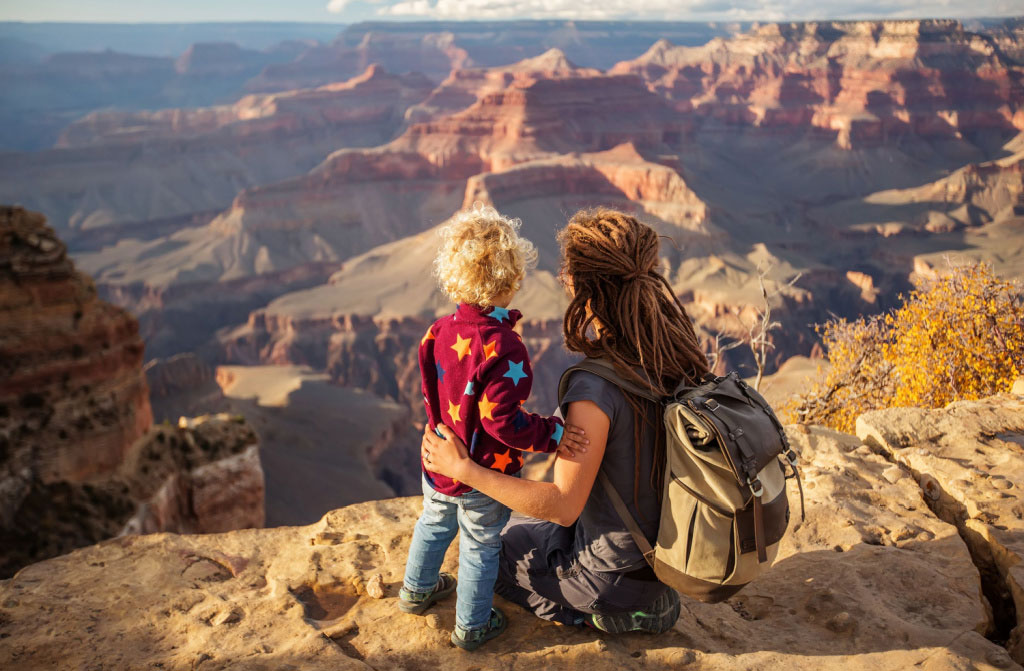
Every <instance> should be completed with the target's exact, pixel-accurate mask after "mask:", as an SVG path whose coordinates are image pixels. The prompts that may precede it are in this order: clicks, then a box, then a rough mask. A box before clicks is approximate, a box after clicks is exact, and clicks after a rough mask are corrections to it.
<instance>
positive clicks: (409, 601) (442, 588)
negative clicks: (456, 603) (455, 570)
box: [398, 573, 455, 615]
mask: <svg viewBox="0 0 1024 671" xmlns="http://www.w3.org/2000/svg"><path fill="white" fill-rule="evenodd" d="M454 591H455V576H453V575H452V574H451V573H442V574H441V575H439V576H438V577H437V585H435V586H434V589H433V590H432V591H430V592H427V593H426V594H416V593H415V592H410V591H409V590H407V589H406V588H405V587H404V586H403V587H402V589H401V590H399V592H398V609H399V610H400V611H402V612H403V613H412V614H413V615H421V614H422V613H423V611H425V610H426V609H428V608H430V606H432V605H433V604H434V602H435V601H439V600H441V599H443V598H444V597H446V596H448V595H449V594H451V593H452V592H454Z"/></svg>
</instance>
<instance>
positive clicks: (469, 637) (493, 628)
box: [452, 608, 508, 651]
mask: <svg viewBox="0 0 1024 671" xmlns="http://www.w3.org/2000/svg"><path fill="white" fill-rule="evenodd" d="M507 625H508V620H506V619H505V614H504V613H502V612H501V611H500V610H498V609H497V608H491V619H490V620H488V621H487V626H486V627H484V628H483V629H472V630H469V631H467V630H465V629H463V628H462V627H460V626H459V625H455V630H454V631H452V643H453V644H455V645H457V646H459V647H460V648H462V649H463V650H470V651H472V650H476V649H477V648H479V647H480V646H481V645H483V644H484V643H486V642H487V641H489V640H491V639H492V638H495V637H496V636H498V635H499V634H501V632H503V631H505V627H506V626H507Z"/></svg>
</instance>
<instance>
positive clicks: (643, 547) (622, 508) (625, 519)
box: [597, 471, 654, 568]
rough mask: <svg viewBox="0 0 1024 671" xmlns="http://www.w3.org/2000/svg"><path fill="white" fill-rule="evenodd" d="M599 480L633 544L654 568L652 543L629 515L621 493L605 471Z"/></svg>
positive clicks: (599, 473)
mask: <svg viewBox="0 0 1024 671" xmlns="http://www.w3.org/2000/svg"><path fill="white" fill-rule="evenodd" d="M597 477H598V479H600V480H601V485H602V486H603V487H604V490H605V491H606V492H607V493H608V498H609V499H611V502H612V505H613V506H614V507H615V512H617V513H618V514H619V517H620V518H621V519H622V523H623V524H625V525H626V529H628V530H629V535H630V536H632V537H633V542H634V543H636V546H637V547H638V548H640V552H642V553H643V555H644V559H646V560H647V563H648V564H650V565H651V567H652V568H653V567H654V548H653V547H651V542H650V541H649V540H647V536H645V535H644V532H643V530H641V529H640V525H639V524H637V523H636V520H635V519H633V516H632V515H630V514H629V508H627V507H626V503H625V501H623V500H622V497H621V496H619V493H618V492H617V491H616V490H615V485H613V484H612V481H611V480H610V479H609V478H608V476H607V475H605V473H604V471H598V472H597Z"/></svg>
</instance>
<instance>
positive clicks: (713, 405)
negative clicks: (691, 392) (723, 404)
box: [704, 398, 719, 412]
mask: <svg viewBox="0 0 1024 671" xmlns="http://www.w3.org/2000/svg"><path fill="white" fill-rule="evenodd" d="M704 407H705V408H707V409H708V410H710V411H711V412H714V411H715V410H718V407H719V403H718V401H716V400H715V399H713V398H709V399H708V400H706V401H704Z"/></svg>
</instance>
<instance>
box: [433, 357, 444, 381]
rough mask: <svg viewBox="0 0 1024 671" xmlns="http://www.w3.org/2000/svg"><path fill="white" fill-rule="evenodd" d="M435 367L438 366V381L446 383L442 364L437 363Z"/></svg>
mask: <svg viewBox="0 0 1024 671" xmlns="http://www.w3.org/2000/svg"><path fill="white" fill-rule="evenodd" d="M434 365H435V366H437V381H438V382H444V368H441V363H440V362H435V363H434Z"/></svg>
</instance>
